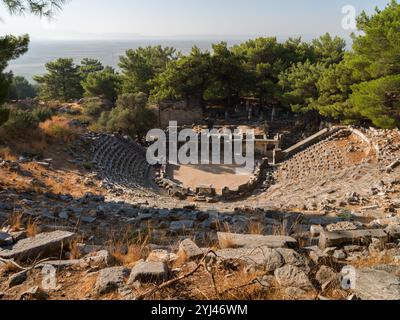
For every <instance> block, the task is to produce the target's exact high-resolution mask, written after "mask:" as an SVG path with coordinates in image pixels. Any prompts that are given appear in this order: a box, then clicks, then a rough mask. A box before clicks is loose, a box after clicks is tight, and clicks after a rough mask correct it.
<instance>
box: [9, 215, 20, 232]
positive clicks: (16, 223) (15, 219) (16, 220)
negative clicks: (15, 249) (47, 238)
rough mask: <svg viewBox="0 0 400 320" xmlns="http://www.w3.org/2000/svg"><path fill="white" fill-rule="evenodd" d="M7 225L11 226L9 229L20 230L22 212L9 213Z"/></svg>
mask: <svg viewBox="0 0 400 320" xmlns="http://www.w3.org/2000/svg"><path fill="white" fill-rule="evenodd" d="M9 225H10V227H11V231H13V232H16V231H21V230H22V213H20V212H14V213H13V214H11V215H10V218H9Z"/></svg>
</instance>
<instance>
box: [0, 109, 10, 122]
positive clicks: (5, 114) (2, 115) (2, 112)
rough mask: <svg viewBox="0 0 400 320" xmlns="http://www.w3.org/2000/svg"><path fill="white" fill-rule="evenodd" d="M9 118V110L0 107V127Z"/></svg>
mask: <svg viewBox="0 0 400 320" xmlns="http://www.w3.org/2000/svg"><path fill="white" fill-rule="evenodd" d="M9 118H10V110H9V109H7V108H4V107H0V126H2V125H3V124H4V123H6V122H7V121H8V119H9Z"/></svg>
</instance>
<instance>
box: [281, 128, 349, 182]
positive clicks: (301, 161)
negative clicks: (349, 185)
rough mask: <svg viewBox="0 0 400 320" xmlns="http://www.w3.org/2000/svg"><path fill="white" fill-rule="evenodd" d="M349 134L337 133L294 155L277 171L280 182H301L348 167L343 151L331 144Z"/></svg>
mask: <svg viewBox="0 0 400 320" xmlns="http://www.w3.org/2000/svg"><path fill="white" fill-rule="evenodd" d="M343 134H348V132H347V131H346V130H343V131H339V132H336V133H335V134H333V135H331V136H330V137H328V138H326V139H324V140H322V141H319V142H318V143H316V144H314V145H311V146H310V147H308V148H307V149H305V150H303V151H301V152H299V153H296V154H294V155H293V156H292V157H291V158H290V159H289V160H287V161H285V162H284V163H283V164H282V165H281V166H280V167H279V169H278V170H277V172H276V177H278V178H279V179H280V180H299V179H303V178H310V177H320V176H321V175H323V174H325V173H329V172H332V171H337V170H340V169H342V168H343V167H344V166H345V165H346V161H345V155H344V153H343V151H342V150H341V149H340V148H338V147H336V146H335V145H333V144H332V143H330V142H331V141H333V140H335V139H338V138H341V137H342V136H343Z"/></svg>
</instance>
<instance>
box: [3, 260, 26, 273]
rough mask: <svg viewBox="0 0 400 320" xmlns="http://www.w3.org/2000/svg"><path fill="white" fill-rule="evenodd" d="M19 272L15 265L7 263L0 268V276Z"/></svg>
mask: <svg viewBox="0 0 400 320" xmlns="http://www.w3.org/2000/svg"><path fill="white" fill-rule="evenodd" d="M18 271H21V270H20V269H19V268H18V267H17V266H16V265H15V264H13V263H11V262H7V263H5V264H3V265H2V266H1V267H0V276H2V275H7V274H10V273H15V272H18Z"/></svg>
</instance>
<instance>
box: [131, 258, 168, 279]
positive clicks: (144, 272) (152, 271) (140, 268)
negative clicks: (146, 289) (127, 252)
mask: <svg viewBox="0 0 400 320" xmlns="http://www.w3.org/2000/svg"><path fill="white" fill-rule="evenodd" d="M168 277H169V269H168V267H167V265H166V264H165V263H163V262H139V263H138V264H136V266H134V267H133V269H132V271H131V275H130V277H129V281H128V283H129V284H133V283H134V282H136V281H139V282H162V281H165V280H167V279H168Z"/></svg>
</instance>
